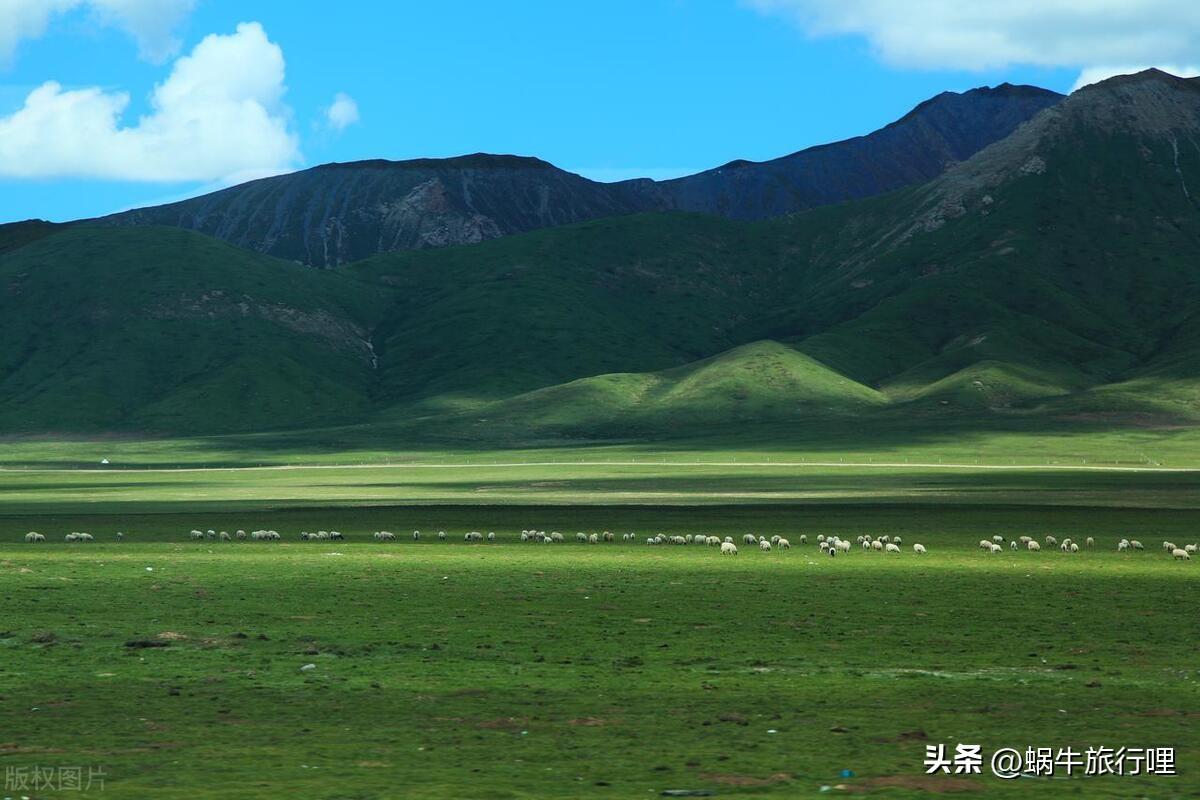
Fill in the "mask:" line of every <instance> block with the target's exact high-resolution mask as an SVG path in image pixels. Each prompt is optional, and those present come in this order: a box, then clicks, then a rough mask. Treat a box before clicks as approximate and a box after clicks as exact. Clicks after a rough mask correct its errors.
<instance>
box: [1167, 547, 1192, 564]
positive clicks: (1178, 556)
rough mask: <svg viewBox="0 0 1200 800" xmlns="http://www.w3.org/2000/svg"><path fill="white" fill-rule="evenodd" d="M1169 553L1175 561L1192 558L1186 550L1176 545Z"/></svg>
mask: <svg viewBox="0 0 1200 800" xmlns="http://www.w3.org/2000/svg"><path fill="white" fill-rule="evenodd" d="M1171 555H1172V556H1173V557H1174V559H1175V560H1176V561H1191V560H1192V556H1191V554H1190V553H1189V552H1188V551H1187V550H1182V549H1180V548H1178V547H1176V548H1175V549H1174V550H1172V551H1171Z"/></svg>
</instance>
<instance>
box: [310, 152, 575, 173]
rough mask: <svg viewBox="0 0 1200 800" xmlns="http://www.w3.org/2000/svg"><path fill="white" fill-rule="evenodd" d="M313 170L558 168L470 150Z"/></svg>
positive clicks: (524, 158)
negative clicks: (467, 151)
mask: <svg viewBox="0 0 1200 800" xmlns="http://www.w3.org/2000/svg"><path fill="white" fill-rule="evenodd" d="M313 169H314V170H339V169H420V170H462V169H478V170H483V169H547V170H553V169H558V168H557V167H555V166H554V165H553V164H551V163H550V162H548V161H543V160H542V159H540V158H535V157H533V156H514V155H505V154H495V153H471V154H470V155H462V156H452V157H450V158H412V159H406V160H403V161H392V160H389V159H385V158H373V159H367V160H363V161H334V162H331V163H329V164H322V165H320V166H317V167H313Z"/></svg>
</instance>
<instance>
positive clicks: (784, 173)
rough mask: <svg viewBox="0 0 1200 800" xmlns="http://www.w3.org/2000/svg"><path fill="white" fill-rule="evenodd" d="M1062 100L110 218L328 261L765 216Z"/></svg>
mask: <svg viewBox="0 0 1200 800" xmlns="http://www.w3.org/2000/svg"><path fill="white" fill-rule="evenodd" d="M1060 99H1061V96H1060V95H1058V94H1056V93H1054V92H1048V91H1046V90H1044V89H1036V88H1035V87H1031V86H1025V87H1021V86H1010V85H1002V86H998V87H995V88H988V87H984V88H981V89H973V90H971V91H969V92H963V93H955V92H943V93H942V94H940V95H938V96H937V97H935V98H932V99H931V100H929V101H926V102H925V103H922V104H921V105H919V106H917V108H915V109H913V111H912V112H910V113H909V114H907V115H906V116H905V117H904V118H903V119H901V120H899V121H898V122H894V123H892V124H891V125H888V126H886V127H884V128H882V129H880V130H878V131H876V132H874V133H872V134H869V135H867V136H859V137H855V138H853V139H847V140H845V141H842V142H835V143H832V144H826V145H820V146H818V147H813V148H809V149H808V150H802V151H800V152H798V153H793V154H792V155H790V156H784V157H783V158H777V159H774V160H771V161H765V162H754V161H747V160H736V161H732V162H730V163H728V164H725V165H724V166H722V167H718V168H717V169H714V170H708V171H706V172H702V173H699V174H697V175H692V176H688V177H685V178H679V179H676V180H670V181H661V182H656V181H651V180H633V181H621V182H617V183H612V184H607V183H598V182H595V181H590V180H587V179H586V178H583V177H581V176H579V175H575V174H572V173H570V172H566V171H565V170H561V169H559V168H557V167H555V166H553V165H552V164H549V163H547V162H545V161H542V160H541V159H538V158H531V157H527V156H515V155H498V154H491V153H473V154H470V155H462V156H457V157H454V158H421V159H413V160H408V161H388V160H382V159H379V160H370V161H354V162H349V163H333V164H325V165H322V166H319V167H313V168H311V169H306V170H303V171H300V172H294V173H291V174H288V175H278V176H275V177H271V178H264V179H261V180H257V181H252V182H250V183H246V184H242V185H240V186H234V187H231V188H228V189H224V190H221V191H218V192H214V193H212V194H208V195H204V196H202V197H196V198H193V199H190V200H185V201H183V202H179V203H171V204H168V205H164V206H158V207H155V208H144V209H136V210H133V211H128V212H125V213H122V214H114V215H112V216H110V217H106V218H105V219H104V220H103V222H105V223H108V224H114V225H172V226H176V227H182V228H190V229H193V230H198V231H201V232H203V233H207V234H210V235H213V236H216V237H218V238H221V239H225V240H226V241H229V242H232V243H234V244H237V245H240V246H242V247H245V248H248V249H251V250H255V251H257V252H262V253H269V254H271V255H275V256H279V257H281V258H285V259H290V260H295V261H302V262H304V263H306V264H312V265H314V266H322V267H329V266H336V265H338V264H345V263H348V262H350V261H355V260H358V259H362V258H366V257H368V256H373V255H376V254H378V253H386V252H390V251H394V250H414V249H422V248H427V247H442V246H447V245H457V244H473V243H477V242H481V241H484V240H485V239H493V238H496V237H499V236H506V235H509V234H513V233H522V232H525V231H531V230H535V229H537V228H544V227H549V226H552V225H563V224H568V223H573V222H582V221H584V220H590V219H596V218H598V217H608V216H616V215H620V214H630V213H636V212H642V211H676V210H677V211H694V212H700V213H708V214H717V215H721V216H725V217H732V218H736V219H763V218H767V217H774V216H780V215H783V214H790V213H792V212H795V211H801V210H803V209H806V208H812V207H814V206H819V205H827V204H830V203H839V202H842V201H845V200H853V199H857V198H861V197H869V196H872V195H877V194H881V193H883V192H889V191H892V190H894V189H899V188H901V187H904V186H910V185H913V184H918V183H924V182H925V181H928V180H929V179H931V178H933V177H936V176H938V175H940V174H942V173H943V172H944V171H945V170H946V169H947V168H948V167H949V166H951V165H953V164H955V163H957V162H959V161H962V160H964V159H966V158H969V157H970V156H972V155H973V154H974V153H976V152H978V151H979V150H980V149H981V148H983V147H986V146H987V145H988V144H991V143H992V142H994V141H996V140H997V139H1001V138H1003V137H1005V136H1007V135H1008V134H1009V133H1011V132H1012V131H1013V130H1014V129H1015V128H1016V127H1017V126H1018V125H1020V124H1021V123H1023V122H1024V121H1025V120H1027V119H1029V118H1030V117H1032V116H1033V115H1034V114H1036V113H1037V112H1038V111H1040V110H1042V109H1043V108H1046V107H1048V106H1051V105H1054V104H1055V103H1057V102H1058V101H1059V100H1060Z"/></svg>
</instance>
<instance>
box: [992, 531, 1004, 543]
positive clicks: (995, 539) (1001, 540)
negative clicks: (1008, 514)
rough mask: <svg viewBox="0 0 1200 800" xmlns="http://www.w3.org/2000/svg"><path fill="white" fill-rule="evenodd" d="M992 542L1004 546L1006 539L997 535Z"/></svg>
mask: <svg viewBox="0 0 1200 800" xmlns="http://www.w3.org/2000/svg"><path fill="white" fill-rule="evenodd" d="M992 541H993V542H995V543H996V544H1004V537H1003V536H1001V535H1000V534H998V533H997V534H996V535H995V536H993V537H992Z"/></svg>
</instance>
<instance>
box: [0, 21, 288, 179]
mask: <svg viewBox="0 0 1200 800" xmlns="http://www.w3.org/2000/svg"><path fill="white" fill-rule="evenodd" d="M284 90H285V87H284V61H283V52H282V51H281V50H280V49H279V47H278V45H276V44H274V43H272V42H270V41H269V40H268V39H267V35H266V32H265V31H263V29H262V26H261V25H259V24H258V23H256V22H251V23H243V24H241V25H239V26H238V27H237V31H236V32H235V33H233V34H229V35H216V34H214V35H210V36H207V37H205V38H204V39H203V40H202V41H201V42H200V43H199V44H197V45H196V47H195V49H193V50H192V52H191V53H190V54H189V55H186V56H183V57H181V58H179V59H178V60H177V61H176V62H175V64H174V66H173V67H172V69H171V73H170V75H168V76H167V79H166V80H165V81H163V82H162V83H161V84H159V85H158V86H156V87H155V89H154V92H153V94H152V95H151V98H150V106H151V111H150V113H148V114H146V115H145V116H142V117H141V118H139V119H138V120H137V124H135V125H128V126H123V125H122V124H121V115H122V113H123V112H124V110H125V108H126V107H127V106H128V104H129V95H128V94H126V93H124V92H109V91H106V90H104V89H101V88H97V87H89V88H81V89H64V88H63V87H62V86H60V85H59V84H58V83H55V82H53V81H50V82H47V83H44V84H42V85H41V86H39V87H38V88H37V89H35V90H34V91H33V92H31V93H30V94H29V96H28V97H26V98H25V104H24V106H22V108H21V109H20V110H18V111H16V112H15V113H13V114H12V115H10V116H8V117H2V118H0V175H2V176H7V177H18V178H42V177H86V178H105V179H114V180H135V181H212V180H227V179H229V178H231V177H232V176H239V177H240V176H248V175H253V176H260V175H264V174H270V173H273V172H280V171H284V170H287V169H289V168H291V167H292V166H294V165H295V164H296V162H297V161H298V160H299V157H300V155H299V150H298V143H297V139H296V137H295V135H294V134H292V133H291V131H290V130H289V127H288V110H287V108H286V107H285V106H284V105H283V104H282V97H283V93H284Z"/></svg>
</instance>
